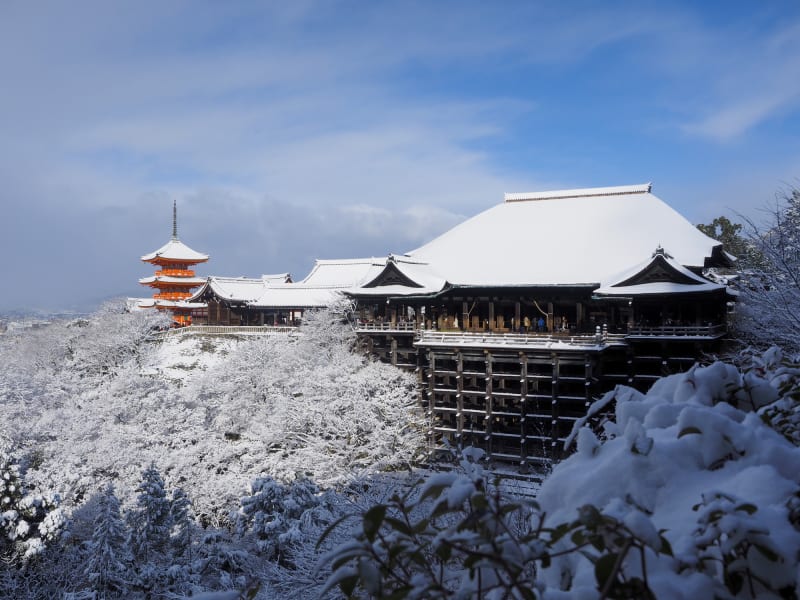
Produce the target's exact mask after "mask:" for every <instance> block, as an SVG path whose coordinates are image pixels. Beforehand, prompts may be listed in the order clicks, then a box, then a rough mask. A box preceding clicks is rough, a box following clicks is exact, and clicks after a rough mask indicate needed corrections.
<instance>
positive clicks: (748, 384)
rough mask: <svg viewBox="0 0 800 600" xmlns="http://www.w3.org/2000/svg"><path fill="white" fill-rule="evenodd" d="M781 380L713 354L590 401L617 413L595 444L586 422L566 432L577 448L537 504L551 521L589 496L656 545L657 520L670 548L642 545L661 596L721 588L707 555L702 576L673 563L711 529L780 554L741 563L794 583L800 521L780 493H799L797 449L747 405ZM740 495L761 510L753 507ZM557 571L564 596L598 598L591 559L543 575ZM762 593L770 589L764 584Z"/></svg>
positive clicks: (725, 538)
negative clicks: (566, 584)
mask: <svg viewBox="0 0 800 600" xmlns="http://www.w3.org/2000/svg"><path fill="white" fill-rule="evenodd" d="M778 383H779V380H775V381H773V382H772V385H771V384H770V382H768V381H766V380H765V379H763V378H761V377H760V376H759V375H757V374H755V373H753V372H750V373H747V374H745V375H742V374H740V373H739V371H738V370H737V369H736V368H734V367H732V366H730V365H727V364H723V363H715V364H712V365H711V366H709V367H704V368H702V367H697V366H696V367H694V368H693V369H691V370H690V371H689V372H687V373H684V374H680V375H673V376H670V377H667V378H664V379H661V380H659V381H658V382H656V384H655V385H654V386H653V388H652V389H651V390H650V391H649V392H648V393H647V395H642V394H640V393H638V392H636V391H634V390H632V389H630V388H625V387H623V386H620V387H618V388H617V389H616V390H615V391H613V392H611V393H610V394H609V395H608V396H607V397H606V398H604V399H603V400H600V401H598V403H596V404H597V405H598V407H599V408H602V407H603V404H604V403H605V404H609V403H610V401H611V400H616V407H615V420H613V421H609V422H607V423H606V424H605V432H604V434H601V437H607V438H608V439H606V440H605V441H604V442H601V441H600V439H598V437H597V436H596V435H595V433H593V432H592V431H591V430H590V429H588V428H585V427H584V428H581V429H579V430H578V431H575V432H573V436H572V438H576V439H577V452H576V453H575V454H574V455H572V456H571V457H570V458H568V459H567V460H565V461H564V462H562V463H560V464H559V465H557V466H556V467H555V469H554V470H553V473H552V474H551V475H550V476H549V477H548V478H547V479H546V480H545V481H544V483H543V485H542V488H541V492H540V495H539V502H540V503H541V507H542V510H543V511H544V512H545V513H546V514H547V515H548V520H549V521H550V522H551V523H560V522H565V521H571V520H574V519H575V518H577V511H578V510H579V509H580V507H582V506H584V505H586V504H592V505H594V506H595V507H597V508H598V509H599V510H600V511H601V512H604V513H605V514H608V515H611V516H614V517H615V518H617V519H619V520H621V521H622V522H624V523H625V524H626V525H627V526H628V527H629V529H630V530H631V531H632V532H633V533H634V534H636V535H637V536H639V537H640V538H641V539H644V540H651V541H652V542H653V543H652V544H651V545H652V546H654V547H656V548H658V547H659V544H658V542H657V541H655V538H654V536H657V533H656V532H657V531H659V530H662V529H663V530H665V531H664V534H663V535H664V536H665V537H666V538H667V539H668V540H669V541H670V543H671V546H672V549H673V550H674V554H675V556H674V558H671V557H669V556H667V555H665V554H660V555H658V556H657V555H656V554H655V553H652V552H649V553H648V555H647V572H648V578H649V583H650V585H651V587H652V589H653V591H654V592H655V595H656V597H658V598H686V599H687V600H689V599H693V598H712V597H727V593H726V591H725V590H724V588H721V587H720V586H721V580H722V577H721V576H720V574H719V572H718V571H719V569H720V566H719V562H718V561H709V562H708V564H709V566H708V571H707V573H705V574H703V573H702V570H701V573H698V572H697V571H695V570H694V569H691V570H689V571H687V572H686V573H682V572H681V565H696V564H697V563H698V561H699V560H701V558H702V556H704V553H708V552H709V550H708V549H707V548H706V549H704V545H705V546H708V545H709V544H711V546H712V550H713V545H714V543H715V542H714V540H715V539H718V541H717V542H716V543H718V544H719V549H720V551H726V550H727V551H730V550H731V549H733V548H734V547H735V546H736V544H737V543H739V542H741V541H742V540H743V539H746V538H747V539H749V540H750V541H751V542H754V543H757V544H761V545H762V547H768V548H770V549H771V550H773V551H774V552H775V554H777V555H778V557H779V559H778V560H777V561H774V562H773V561H770V560H767V559H766V558H765V557H764V555H763V554H762V553H761V552H759V551H757V550H756V549H755V548H752V547H751V548H750V550H749V552H747V554H746V556H745V557H744V558H743V559H742V560H743V561H744V563H743V564H745V565H746V566H747V567H748V568H750V569H751V570H752V571H753V572H755V573H757V574H759V575H760V576H761V577H764V578H765V580H766V581H768V582H769V583H770V585H771V586H772V587H773V589H779V588H781V587H783V586H787V585H788V586H790V587H794V586H795V585H796V581H795V579H796V577H797V572H796V570H797V556H798V552H799V551H800V531H798V529H797V528H796V527H793V526H792V525H791V523H790V521H789V512H790V508H791V507H790V506H789V502H787V500H788V499H790V498H792V497H793V495H795V494H797V493H798V489H799V487H798V477H800V475H798V466H799V465H800V448H798V447H796V446H795V445H793V444H792V443H790V442H789V441H788V440H787V439H786V438H784V437H783V436H782V435H780V434H779V433H778V432H777V431H775V430H774V429H772V428H770V427H769V426H767V425H766V424H765V423H764V422H763V421H762V418H761V416H760V415H759V414H758V413H757V412H754V411H753V409H754V408H758V407H761V406H764V405H765V404H767V403H768V402H772V401H774V400H776V399H777V396H778V394H777V392H776V389H775V386H776V385H777V384H778ZM590 412H595V411H594V410H590ZM581 424H582V422H579V423H578V425H577V426H576V427H579V426H581ZM748 505H753V506H754V507H756V508H757V510H756V511H755V512H754V513H753V514H752V515H751V514H749V507H748ZM742 507H745V508H747V510H746V509H745V508H742ZM709 515H711V516H709ZM719 515H723V516H722V517H721V518H719V521H718V522H717V521H715V520H714V519H715V518H716V517H718V516H719ZM709 522H711V525H712V526H709ZM715 536H716V537H715ZM748 536H749V537H748ZM648 543H650V542H648ZM638 560H639V558H638V556H637V557H635V558H634V557H633V556H631V557H630V561H627V562H629V563H631V564H627V565H626V567H628V568H630V569H632V570H634V571H635V570H636V568H637V567H636V566H635V565H634V564H633V563H634V562H636V561H638ZM715 572H717V576H716V578H715V577H712V575H713V574H714V573H715ZM565 573H568V574H570V576H569V577H567V579H569V580H571V581H572V588H571V589H570V594H571V596H570V597H596V595H597V587H596V586H597V584H596V580H595V573H594V566H593V564H592V563H591V562H590V561H587V560H578V558H576V556H575V555H574V554H573V555H571V556H569V557H566V558H564V559H560V560H557V561H555V562H554V564H553V566H552V567H551V568H549V569H547V570H546V571H545V572H544V573H543V575H544V578H545V580H546V581H547V583H548V584H549V585H550V586H552V589H556V590H557V589H558V588H559V585H560V582H562V581H564V574H565ZM758 595H759V597H773V596H770V595H769V594H768V593H767V592H766V591H765V590H763V589H762V590H761V592H759V594H758ZM552 597H561V596H559V595H558V593H556V595H554V596H552ZM748 597H749V596H748Z"/></svg>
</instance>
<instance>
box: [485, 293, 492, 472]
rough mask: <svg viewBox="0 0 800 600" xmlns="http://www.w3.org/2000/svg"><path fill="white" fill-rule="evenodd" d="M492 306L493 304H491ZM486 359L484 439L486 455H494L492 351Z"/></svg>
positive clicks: (486, 354)
mask: <svg viewBox="0 0 800 600" xmlns="http://www.w3.org/2000/svg"><path fill="white" fill-rule="evenodd" d="M490 306H491V305H490ZM484 355H485V361H486V398H485V404H484V415H483V441H484V444H485V448H484V449H485V450H486V457H487V458H491V457H492V404H493V400H494V385H493V382H492V353H491V352H489V351H488V350H484Z"/></svg>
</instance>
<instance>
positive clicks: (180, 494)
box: [169, 488, 194, 564]
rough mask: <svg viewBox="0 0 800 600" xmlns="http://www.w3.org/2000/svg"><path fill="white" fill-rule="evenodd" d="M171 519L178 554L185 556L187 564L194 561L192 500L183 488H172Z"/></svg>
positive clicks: (173, 539)
mask: <svg viewBox="0 0 800 600" xmlns="http://www.w3.org/2000/svg"><path fill="white" fill-rule="evenodd" d="M169 510H170V519H171V521H172V545H173V546H174V548H175V555H176V556H183V557H184V558H185V559H186V562H187V564H191V563H192V525H193V520H194V519H193V511H192V501H191V500H189V496H187V495H186V492H184V491H183V489H181V488H176V489H174V490H172V500H171V501H170V506H169Z"/></svg>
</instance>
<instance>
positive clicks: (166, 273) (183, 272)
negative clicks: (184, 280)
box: [156, 269, 194, 277]
mask: <svg viewBox="0 0 800 600" xmlns="http://www.w3.org/2000/svg"><path fill="white" fill-rule="evenodd" d="M156 277H194V271H193V270H191V269H159V270H158V271H156Z"/></svg>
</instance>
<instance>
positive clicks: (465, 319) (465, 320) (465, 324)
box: [461, 301, 469, 331]
mask: <svg viewBox="0 0 800 600" xmlns="http://www.w3.org/2000/svg"><path fill="white" fill-rule="evenodd" d="M461 329H462V330H463V331H466V330H467V329H469V307H468V306H467V303H466V301H464V302H462V303H461Z"/></svg>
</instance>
